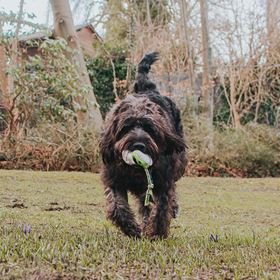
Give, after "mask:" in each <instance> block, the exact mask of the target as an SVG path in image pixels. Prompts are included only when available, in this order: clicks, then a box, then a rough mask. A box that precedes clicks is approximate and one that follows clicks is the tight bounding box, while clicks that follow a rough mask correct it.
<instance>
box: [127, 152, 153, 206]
mask: <svg viewBox="0 0 280 280" xmlns="http://www.w3.org/2000/svg"><path fill="white" fill-rule="evenodd" d="M122 158H123V160H124V161H125V163H127V164H128V165H138V166H140V167H142V168H144V170H145V173H146V177H147V181H148V189H147V191H146V196H145V202H144V205H145V206H149V205H150V203H151V201H153V188H154V184H153V181H152V176H151V174H150V172H149V169H148V168H149V167H150V166H152V165H153V160H152V158H151V157H150V156H149V155H146V154H144V153H142V152H141V151H139V150H135V151H133V152H130V151H123V152H122Z"/></svg>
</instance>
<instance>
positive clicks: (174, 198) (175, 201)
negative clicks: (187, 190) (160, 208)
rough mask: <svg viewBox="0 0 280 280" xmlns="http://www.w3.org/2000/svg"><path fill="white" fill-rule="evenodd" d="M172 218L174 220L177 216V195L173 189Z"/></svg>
mask: <svg viewBox="0 0 280 280" xmlns="http://www.w3.org/2000/svg"><path fill="white" fill-rule="evenodd" d="M171 203H172V204H171V205H172V218H173V219H176V218H177V217H178V215H179V204H178V200H177V195H176V192H175V189H174V195H172V202H171Z"/></svg>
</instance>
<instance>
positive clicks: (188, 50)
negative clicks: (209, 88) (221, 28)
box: [181, 0, 198, 119]
mask: <svg viewBox="0 0 280 280" xmlns="http://www.w3.org/2000/svg"><path fill="white" fill-rule="evenodd" d="M181 20H182V25H183V30H184V36H185V46H186V55H187V62H188V68H189V69H188V70H189V80H190V84H191V92H192V97H193V101H194V112H193V113H194V117H195V119H196V113H198V96H197V93H196V88H195V73H194V66H193V51H192V45H191V41H190V37H189V32H188V27H187V16H186V0H181Z"/></svg>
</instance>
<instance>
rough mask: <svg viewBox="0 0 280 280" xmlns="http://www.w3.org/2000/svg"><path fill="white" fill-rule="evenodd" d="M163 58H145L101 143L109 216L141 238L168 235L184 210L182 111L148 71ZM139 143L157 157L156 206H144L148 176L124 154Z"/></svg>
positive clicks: (154, 174)
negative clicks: (135, 204) (180, 197)
mask: <svg viewBox="0 0 280 280" xmlns="http://www.w3.org/2000/svg"><path fill="white" fill-rule="evenodd" d="M157 59H158V53H156V52H155V53H150V54H147V55H145V56H144V58H143V59H142V60H141V61H140V63H139V65H138V73H137V77H136V81H135V84H134V94H131V95H129V96H128V97H127V98H125V99H124V100H123V101H121V102H120V103H119V104H116V105H115V106H114V107H113V108H112V110H111V111H110V112H109V114H108V116H107V119H106V122H105V128H104V132H103V135H102V138H101V144H100V150H101V155H102V159H103V163H104V164H103V168H102V180H103V182H104V185H105V194H106V196H107V212H108V218H109V219H111V220H112V222H113V223H114V224H115V225H116V226H118V227H119V228H120V229H121V230H122V231H123V232H124V233H125V234H126V235H128V236H131V237H137V238H139V237H141V234H143V235H145V236H147V237H149V238H152V239H153V238H165V237H167V236H168V232H169V227H170V220H171V218H172V217H174V218H175V217H176V215H177V212H178V204H177V199H176V193H175V187H176V185H175V182H176V181H177V180H178V179H179V178H180V177H181V176H182V175H183V174H184V171H185V167H186V162H187V160H186V144H185V140H184V133H183V127H182V124H181V117H180V111H179V110H178V108H177V107H176V105H175V103H174V102H173V101H172V100H171V99H169V98H168V97H165V96H162V95H160V93H159V92H158V91H157V89H156V85H155V84H154V83H153V82H152V81H150V80H149V77H148V73H149V70H150V68H151V65H152V64H153V63H154V62H155V61H156V60H157ZM135 149H137V150H139V149H140V150H142V151H143V152H144V153H146V154H149V155H150V156H151V157H152V159H153V166H151V167H150V172H151V174H152V178H153V181H154V196H155V199H156V201H155V205H154V207H145V206H144V198H145V192H146V190H147V179H146V176H145V173H144V171H143V169H142V168H140V167H137V166H134V165H133V166H130V165H127V164H126V163H125V162H124V161H123V159H122V151H123V150H130V151H133V150H135ZM128 191H130V192H131V193H132V194H133V195H135V196H136V198H137V199H138V201H139V213H140V214H141V216H142V224H141V225H142V227H140V226H139V224H138V223H137V222H136V219H135V216H134V213H133V212H132V210H131V209H130V207H129V204H128V197H127V192H128Z"/></svg>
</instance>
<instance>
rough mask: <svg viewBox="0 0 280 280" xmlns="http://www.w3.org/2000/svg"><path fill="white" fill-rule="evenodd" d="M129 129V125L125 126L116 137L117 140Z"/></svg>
mask: <svg viewBox="0 0 280 280" xmlns="http://www.w3.org/2000/svg"><path fill="white" fill-rule="evenodd" d="M130 129H131V126H130V125H125V126H124V127H123V128H122V129H121V130H120V131H119V132H118V133H117V135H116V137H117V139H118V140H119V139H121V138H122V137H123V136H124V135H125V134H127V133H128V132H129V131H130Z"/></svg>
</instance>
